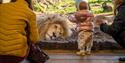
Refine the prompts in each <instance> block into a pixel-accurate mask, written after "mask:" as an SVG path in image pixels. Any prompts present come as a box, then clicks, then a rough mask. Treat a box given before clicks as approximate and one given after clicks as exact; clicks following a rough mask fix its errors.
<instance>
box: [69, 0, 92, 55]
mask: <svg viewBox="0 0 125 63" xmlns="http://www.w3.org/2000/svg"><path fill="white" fill-rule="evenodd" d="M76 7H77V12H76V13H75V14H74V15H72V16H70V17H69V20H70V21H72V22H75V23H76V24H77V31H78V49H79V50H80V51H78V52H77V54H78V55H85V53H86V54H90V53H91V47H92V45H93V22H92V21H93V14H92V13H91V12H90V6H89V4H88V1H87V0H76Z"/></svg>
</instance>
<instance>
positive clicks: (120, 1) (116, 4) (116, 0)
mask: <svg viewBox="0 0 125 63" xmlns="http://www.w3.org/2000/svg"><path fill="white" fill-rule="evenodd" d="M123 3H125V0H114V2H113V4H114V14H115V15H116V14H117V8H118V7H119V6H120V5H121V4H123Z"/></svg>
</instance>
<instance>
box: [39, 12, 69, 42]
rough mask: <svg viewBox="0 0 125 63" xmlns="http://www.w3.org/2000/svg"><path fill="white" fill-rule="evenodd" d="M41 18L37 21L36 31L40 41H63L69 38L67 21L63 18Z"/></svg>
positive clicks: (49, 15) (53, 16)
mask: <svg viewBox="0 0 125 63" xmlns="http://www.w3.org/2000/svg"><path fill="white" fill-rule="evenodd" d="M40 17H42V16H40ZM43 17H44V18H42V19H40V20H38V30H39V34H40V38H41V40H53V39H57V38H62V39H65V38H66V37H69V36H70V29H69V26H68V23H67V22H68V19H67V18H66V17H65V16H63V15H60V14H45V15H43Z"/></svg>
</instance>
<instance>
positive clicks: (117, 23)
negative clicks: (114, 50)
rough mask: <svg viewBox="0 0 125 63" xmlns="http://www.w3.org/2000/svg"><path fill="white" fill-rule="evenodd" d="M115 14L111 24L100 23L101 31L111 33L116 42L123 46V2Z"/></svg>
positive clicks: (124, 42) (124, 38)
mask: <svg viewBox="0 0 125 63" xmlns="http://www.w3.org/2000/svg"><path fill="white" fill-rule="evenodd" d="M117 11H118V13H117V15H116V16H115V19H114V22H113V23H112V25H107V24H104V23H103V24H101V26H100V29H101V31H103V32H105V33H107V34H109V35H111V36H112V37H113V38H114V39H115V40H116V42H117V43H118V44H120V45H121V46H122V47H124V48H125V4H122V5H120V6H119V7H118V8H117Z"/></svg>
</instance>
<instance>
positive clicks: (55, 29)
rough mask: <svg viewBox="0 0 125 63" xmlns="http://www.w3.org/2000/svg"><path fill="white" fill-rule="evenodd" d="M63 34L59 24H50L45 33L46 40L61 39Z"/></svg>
mask: <svg viewBox="0 0 125 63" xmlns="http://www.w3.org/2000/svg"><path fill="white" fill-rule="evenodd" d="M63 33H64V30H63V27H62V26H61V25H60V24H51V25H50V26H49V28H48V30H47V31H46V35H45V37H46V40H52V39H56V38H62V36H63Z"/></svg>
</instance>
